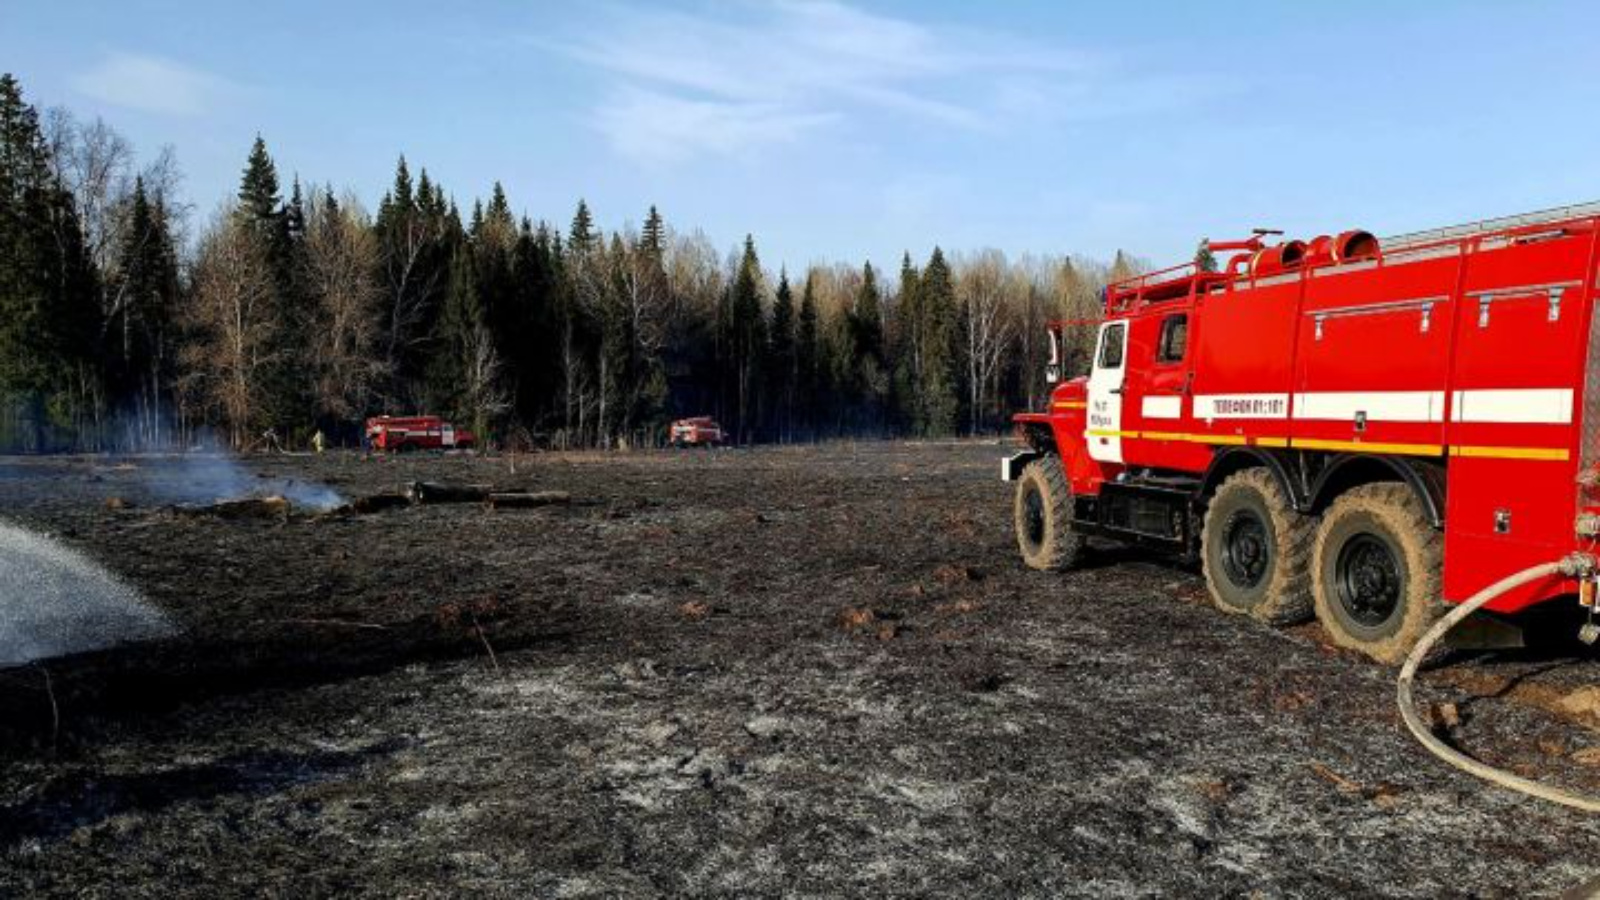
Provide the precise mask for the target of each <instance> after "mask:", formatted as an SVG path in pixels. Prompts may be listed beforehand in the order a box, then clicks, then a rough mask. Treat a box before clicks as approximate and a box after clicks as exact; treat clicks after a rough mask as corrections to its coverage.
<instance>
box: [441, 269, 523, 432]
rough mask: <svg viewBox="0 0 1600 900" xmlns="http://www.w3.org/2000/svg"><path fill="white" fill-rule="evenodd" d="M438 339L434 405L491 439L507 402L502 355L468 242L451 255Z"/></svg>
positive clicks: (455, 419)
mask: <svg viewBox="0 0 1600 900" xmlns="http://www.w3.org/2000/svg"><path fill="white" fill-rule="evenodd" d="M437 343H438V347H439V352H438V353H437V354H436V355H435V356H434V359H433V365H432V371H431V372H430V377H429V383H430V385H431V395H432V397H433V400H434V405H435V406H436V408H439V409H443V410H447V411H448V413H449V414H450V415H451V416H452V417H453V419H454V421H456V422H467V423H470V426H469V427H471V429H472V430H473V432H474V433H476V434H477V435H479V438H480V440H487V435H488V434H489V433H490V432H489V429H490V427H491V425H492V424H493V423H494V420H495V417H496V416H498V415H499V413H500V412H502V411H503V410H504V409H505V407H506V402H505V398H504V394H503V392H502V389H501V383H500V360H499V356H498V354H497V352H496V350H495V348H494V342H493V340H492V338H491V336H490V334H489V327H488V323H487V322H486V320H485V316H484V308H483V301H482V297H481V296H480V295H479V293H478V285H477V278H476V274H475V273H474V271H473V263H472V257H471V253H470V251H469V250H468V249H467V248H466V247H457V248H456V250H455V253H454V255H453V256H452V257H451V259H450V286H449V289H448V290H447V291H446V292H445V302H444V309H443V312H442V313H441V314H440V318H439V328H438V335H437Z"/></svg>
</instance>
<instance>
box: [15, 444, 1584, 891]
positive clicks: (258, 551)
mask: <svg viewBox="0 0 1600 900" xmlns="http://www.w3.org/2000/svg"><path fill="white" fill-rule="evenodd" d="M1002 452H1004V448H1001V447H998V446H995V445H993V444H977V443H944V444H938V443H935V444H916V443H884V444H860V445H834V446H828V447H823V448H804V449H800V448H773V449H762V450H754V451H750V450H719V451H686V452H663V453H641V454H619V455H601V454H570V455H562V454H549V455H542V456H528V457H521V458H518V459H516V460H510V459H507V458H505V457H500V458H496V459H484V458H475V457H453V456H452V457H440V456H425V455H419V456H406V457H402V458H371V459H367V458H362V457H360V456H357V455H353V454H329V455H327V456H322V457H284V456H275V457H258V458H250V459H246V460H244V461H243V463H242V465H243V467H244V468H245V470H246V471H248V472H249V473H251V475H252V476H253V477H258V478H259V479H260V481H261V482H262V483H263V484H272V483H283V482H300V483H305V484H312V485H327V486H329V487H331V488H333V489H334V490H336V491H338V492H340V493H341V494H343V495H344V496H345V497H346V498H355V497H360V496H367V495H374V494H391V495H393V494H398V493H399V492H402V491H403V489H404V487H405V486H406V485H407V484H410V483H412V482H417V481H432V482H442V483H456V484H476V485H492V486H493V487H494V489H495V490H496V491H500V492H508V493H517V494H536V493H542V492H563V493H566V494H569V495H570V497H571V502H570V503H560V504H549V505H537V506H534V507H531V508H499V509H491V508H489V507H488V506H487V505H485V504H482V503H450V504H438V505H400V504H387V505H386V504H378V505H376V506H375V507H373V511H371V512H369V513H358V512H355V511H345V512H339V513H334V514H316V513H313V512H311V511H306V510H301V509H298V508H296V509H293V510H292V511H291V512H290V513H289V514H288V515H287V516H260V517H225V516H213V515H193V514H188V513H178V512H174V511H172V510H171V509H170V508H169V506H170V498H171V497H172V496H175V495H179V494H181V493H182V490H181V486H182V485H183V483H184V482H185V480H186V478H187V475H186V472H187V468H186V466H187V464H186V463H185V461H183V460H181V459H174V458H167V457H151V458H137V459H129V460H107V459H102V458H94V459H89V458H72V459H9V460H0V518H4V519H6V520H8V521H10V522H12V523H14V524H18V525H21V526H23V527H26V528H29V529H32V530H34V531H37V532H41V533H47V534H50V535H52V536H54V537H56V538H57V539H59V540H62V541H65V542H66V543H68V544H69V545H71V546H73V547H74V548H76V549H78V550H81V551H83V552H84V553H86V554H88V555H90V556H92V557H94V558H95V559H97V560H99V561H100V562H101V563H103V564H104V565H105V566H107V567H108V568H109V569H111V570H112V571H114V572H116V573H117V574H119V575H120V576H122V577H123V578H124V579H125V580H126V581H128V582H129V583H130V584H132V585H134V586H135V587H137V588H138V590H139V591H141V592H142V593H143V594H144V596H145V598H147V600H148V601H149V602H150V603H151V604H153V605H154V606H157V607H159V608H160V609H161V610H163V611H165V612H166V613H167V614H168V615H169V616H170V617H171V618H172V619H173V620H174V621H175V622H176V623H177V624H178V625H179V626H180V628H181V633H180V634H179V635H178V636H176V637H173V638H170V639H165V640H161V641H156V642H152V643H143V644H134V645H124V646H120V647H116V648H112V649H109V650H104V651H99V652H94V653H87V654H81V655H78V656H73V657H67V658H61V659H53V660H46V661H43V662H41V663H38V664H36V665H33V666H27V667H20V668H12V669H8V670H4V671H0V894H20V893H45V894H58V895H68V894H81V893H92V894H103V893H114V892H121V891H126V890H130V889H132V890H139V891H145V892H149V893H167V894H172V893H198V894H209V895H216V894H219V893H230V894H231V893H246V892H248V893H251V894H259V893H274V894H295V895H303V894H307V893H310V894H329V893H340V894H356V895H385V896H391V895H397V894H401V895H453V894H460V893H466V892H486V893H490V894H515V895H528V894H532V895H540V896H619V895H623V896H657V895H662V894H691V895H708V894H709V895H716V894H725V895H765V894H776V893H780V892H781V893H798V894H803V895H816V896H832V895H840V894H948V895H952V896H983V895H987V896H1021V895H1084V896H1104V895H1119V896H1121V895H1167V896H1174V895H1176V896H1215V895H1222V894H1228V895H1238V894H1248V893H1250V892H1251V891H1260V892H1261V895H1263V896H1283V895H1294V896H1341V897H1347V896H1369V895H1371V896H1395V897H1400V896H1529V895H1533V896H1539V895H1552V896H1553V895H1559V894H1560V893H1561V892H1563V891H1566V890H1569V889H1571V888H1573V887H1575V886H1576V885H1579V884H1582V883H1584V882H1586V881H1588V880H1590V879H1594V878H1596V877H1600V859H1597V858H1596V857H1595V856H1594V854H1593V853H1592V852H1591V851H1592V848H1593V847H1594V846H1595V842H1596V840H1597V839H1600V821H1596V820H1593V819H1590V818H1587V817H1584V816H1582V815H1581V814H1578V813H1573V812H1569V811H1567V810H1564V809H1560V808H1556V807H1550V806H1544V805H1541V804H1538V803H1536V802H1534V801H1530V800H1525V799H1523V798H1521V797H1518V796H1516V795H1513V794H1508V793H1505V792H1503V791H1500V790H1498V789H1495V788H1491V787H1488V786H1485V785H1483V784H1480V783H1478V782H1477V781H1475V780H1473V779H1471V778H1470V777H1468V776H1465V775H1461V774H1459V773H1457V772H1455V771H1453V770H1450V769H1447V768H1445V767H1444V766H1443V765H1442V764H1440V763H1438V762H1437V761H1435V760H1434V759H1433V758H1432V757H1430V756H1428V755H1427V754H1426V753H1425V752H1424V751H1423V750H1421V749H1420V748H1419V747H1417V746H1414V745H1413V744H1412V743H1411V741H1410V740H1409V738H1408V737H1407V735H1406V734H1405V732H1404V730H1403V728H1402V727H1401V726H1400V724H1399V717H1398V715H1397V713H1396V711H1395V708H1394V699H1393V685H1392V679H1393V673H1392V672H1391V671H1389V670H1385V669H1381V668H1377V667H1375V666H1373V665H1370V664H1368V663H1365V662H1362V661H1360V660H1358V659H1356V658H1354V657H1352V656H1350V655H1348V654H1345V653H1342V652H1340V651H1336V650H1333V649H1330V648H1328V647H1327V646H1326V645H1325V644H1324V643H1323V642H1322V641H1321V640H1320V639H1319V635H1318V632H1317V629H1316V627H1315V626H1302V627H1299V628H1295V629H1291V630H1289V631H1275V630H1272V629H1270V628H1268V627H1266V626H1264V625H1260V624H1257V623H1254V622H1251V621H1249V620H1248V619H1246V618H1244V617H1236V616H1226V615H1223V614H1221V613H1219V612H1217V611H1216V610H1214V609H1211V608H1210V607H1209V606H1208V605H1207V603H1206V602H1205V589H1204V585H1203V582H1202V581H1201V579H1200V578H1199V576H1198V575H1197V574H1196V573H1195V572H1194V571H1192V570H1190V569H1187V568H1184V567H1182V566H1179V565H1177V564H1174V563H1167V562H1162V561H1159V560H1155V559H1151V558H1149V557H1145V556H1142V555H1139V554H1137V553H1133V552H1129V551H1120V550H1114V549H1107V548H1103V547H1091V548H1089V549H1088V550H1087V551H1086V558H1085V561H1084V564H1083V565H1082V567H1080V568H1079V569H1077V570H1075V571H1072V572H1069V573H1066V574H1062V575H1055V574H1046V573H1041V572H1036V571H1033V570H1029V569H1026V568H1025V567H1023V565H1022V564H1021V562H1020V560H1019V559H1018V556H1017V552H1016V549H1015V544H1014V541H1013V538H1012V536H1011V531H1010V528H1011V515H1010V513H1011V496H1010V492H1009V488H1008V487H1007V486H1004V485H1001V484H999V483H998V482H997V481H995V479H994V473H995V470H996V466H995V464H994V461H995V459H996V458H997V457H998V456H999V455H1000V454H1001V453H1002ZM10 600H11V598H0V602H9V601H10ZM1595 671H1596V669H1595V663H1594V662H1593V661H1592V659H1590V658H1588V657H1586V656H1584V655H1583V654H1580V653H1578V652H1576V651H1572V650H1565V649H1555V650H1545V651H1540V652H1520V653H1515V654H1506V653H1501V654H1487V653H1485V654H1476V655H1467V656H1462V655H1457V656H1456V657H1455V658H1453V659H1452V660H1451V661H1450V664H1449V667H1448V668H1446V669H1442V670H1437V671H1434V672H1431V673H1428V674H1425V675H1424V676H1423V681H1424V687H1423V688H1422V694H1423V695H1424V696H1425V697H1427V699H1428V700H1429V701H1430V702H1431V703H1433V704H1438V705H1439V708H1440V710H1441V712H1440V714H1439V719H1440V723H1441V724H1440V727H1441V728H1443V729H1445V730H1446V731H1447V732H1448V735H1449V737H1450V738H1451V739H1452V740H1453V741H1455V742H1456V743H1457V744H1458V745H1460V746H1462V747H1463V748H1464V749H1467V750H1468V751H1469V752H1471V753H1474V754H1476V755H1478V756H1480V757H1482V758H1484V759H1486V760H1488V761H1490V762H1494V763H1495V764H1498V765H1504V766H1509V767H1511V768H1513V769H1516V770H1518V771H1523V772H1525V773H1528V774H1533V775H1536V776H1538V777H1542V778H1549V779H1553V780H1556V781H1558V782H1560V783H1563V784H1567V785H1569V786H1573V787H1579V788H1585V789H1590V790H1596V789H1600V749H1596V748H1597V746H1600V735H1597V732H1596V730H1595V729H1596V728H1600V689H1595V688H1590V687H1587V685H1588V683H1589V682H1590V681H1591V680H1592V676H1593V673H1594V672H1595Z"/></svg>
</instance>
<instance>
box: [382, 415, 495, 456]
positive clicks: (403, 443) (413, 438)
mask: <svg viewBox="0 0 1600 900" xmlns="http://www.w3.org/2000/svg"><path fill="white" fill-rule="evenodd" d="M477 442H478V439H477V436H476V435H474V434H473V433H472V432H470V431H468V430H466V429H465V428H456V427H455V426H454V425H451V424H450V423H449V422H446V421H445V420H443V419H441V418H439V417H438V416H375V417H373V418H371V419H368V420H367V444H368V446H370V447H372V449H374V450H384V451H388V452H392V453H404V452H407V451H410V450H465V449H467V448H470V447H472V446H474V445H476V444H477Z"/></svg>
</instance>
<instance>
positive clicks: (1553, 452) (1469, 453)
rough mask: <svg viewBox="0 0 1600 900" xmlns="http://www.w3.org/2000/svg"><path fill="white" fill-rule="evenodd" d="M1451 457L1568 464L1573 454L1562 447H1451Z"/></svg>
mask: <svg viewBox="0 0 1600 900" xmlns="http://www.w3.org/2000/svg"><path fill="white" fill-rule="evenodd" d="M1450 455H1451V456H1466V457H1473V458H1477V459H1545V460H1552V461H1554V462H1566V461H1567V460H1568V459H1570V458H1571V454H1569V453H1568V452H1567V451H1566V450H1565V449H1563V448H1560V447H1451V448H1450Z"/></svg>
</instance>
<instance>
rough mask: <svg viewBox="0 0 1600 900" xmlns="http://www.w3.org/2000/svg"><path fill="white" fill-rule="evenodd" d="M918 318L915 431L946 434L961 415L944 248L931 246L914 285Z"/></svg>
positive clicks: (952, 305)
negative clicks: (919, 343)
mask: <svg viewBox="0 0 1600 900" xmlns="http://www.w3.org/2000/svg"><path fill="white" fill-rule="evenodd" d="M918 303H919V306H920V307H921V318H922V334H923V338H922V345H923V346H922V357H923V359H922V381H921V383H920V384H919V385H918V389H919V391H920V393H921V395H922V402H921V403H920V404H919V405H920V407H921V416H920V421H919V423H918V430H920V431H921V432H922V433H923V434H925V435H929V436H938V437H946V436H949V435H953V434H955V432H956V426H957V424H958V423H959V421H960V416H961V391H960V383H959V380H958V379H959V372H960V366H959V359H958V355H959V351H958V343H957V339H958V334H957V327H958V323H957V309H956V294H955V283H954V280H953V279H952V277H951V274H950V266H949V264H948V263H946V262H945V258H944V251H943V250H941V249H939V248H938V247H935V248H933V255H932V256H931V257H929V259H928V265H927V266H926V267H925V268H924V269H923V270H922V277H921V278H920V279H919V284H918Z"/></svg>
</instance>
